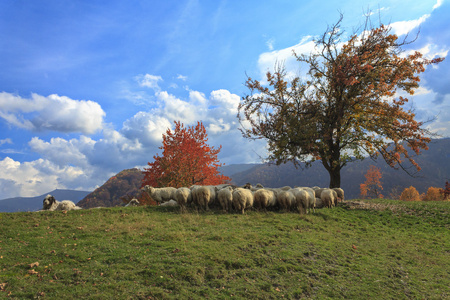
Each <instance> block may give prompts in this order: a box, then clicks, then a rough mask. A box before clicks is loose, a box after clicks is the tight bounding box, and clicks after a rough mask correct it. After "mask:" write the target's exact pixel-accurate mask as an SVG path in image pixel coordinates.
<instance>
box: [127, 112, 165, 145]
mask: <svg viewBox="0 0 450 300" xmlns="http://www.w3.org/2000/svg"><path fill="white" fill-rule="evenodd" d="M172 124H173V123H171V122H170V121H169V120H168V119H167V118H165V117H161V116H159V115H158V114H157V113H151V112H143V111H141V112H138V113H137V114H135V115H134V116H133V117H132V118H130V119H128V120H126V121H125V122H124V123H123V127H122V129H121V133H122V134H123V135H124V136H125V137H126V138H127V139H130V140H139V141H140V142H141V143H142V144H143V145H144V146H145V147H154V148H155V149H156V148H157V147H158V146H160V145H161V141H162V135H163V134H164V133H165V132H166V130H167V129H168V128H171V127H172Z"/></svg>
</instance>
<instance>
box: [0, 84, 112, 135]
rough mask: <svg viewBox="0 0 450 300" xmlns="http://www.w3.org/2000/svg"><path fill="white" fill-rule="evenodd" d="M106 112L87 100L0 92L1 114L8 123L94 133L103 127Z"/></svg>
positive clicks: (34, 128)
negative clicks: (29, 96)
mask: <svg viewBox="0 0 450 300" xmlns="http://www.w3.org/2000/svg"><path fill="white" fill-rule="evenodd" d="M104 117H105V112H104V111H103V109H102V108H101V106H100V105H99V104H98V103H96V102H94V101H90V100H87V101H86V100H73V99H70V98H69V97H65V96H58V95H55V94H53V95H50V96H48V97H44V96H41V95H38V94H32V95H31V98H30V99H26V98H22V97H20V96H17V95H13V94H10V93H6V92H2V93H0V118H2V119H3V120H5V121H6V122H7V123H8V124H10V125H13V126H16V127H19V128H22V129H27V130H34V131H44V130H49V131H58V132H64V133H72V132H80V133H84V134H93V133H95V132H97V131H98V130H100V129H102V127H103V118H104Z"/></svg>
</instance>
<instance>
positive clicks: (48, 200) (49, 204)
mask: <svg viewBox="0 0 450 300" xmlns="http://www.w3.org/2000/svg"><path fill="white" fill-rule="evenodd" d="M55 202H56V199H55V197H53V196H52V195H50V194H49V195H47V196H46V197H45V198H44V201H43V209H49V208H50V207H52V205H53V203H55Z"/></svg>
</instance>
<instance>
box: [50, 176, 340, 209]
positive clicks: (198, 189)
mask: <svg viewBox="0 0 450 300" xmlns="http://www.w3.org/2000/svg"><path fill="white" fill-rule="evenodd" d="M143 190H144V191H145V192H147V193H148V194H149V196H150V197H151V198H152V199H153V200H155V201H156V202H158V203H159V204H161V205H171V206H175V205H176V206H180V208H181V210H182V211H185V210H186V207H187V206H194V207H197V208H200V209H203V210H209V208H210V207H213V206H215V207H220V208H221V209H222V210H223V211H225V212H231V211H232V210H233V209H234V210H236V211H238V212H241V213H242V214H244V212H245V210H246V209H249V208H255V209H263V210H265V209H271V208H272V209H281V210H286V211H289V210H297V211H298V212H299V213H308V212H311V210H312V211H314V210H315V208H321V207H328V208H331V207H333V206H335V205H336V204H337V202H338V201H343V200H344V190H343V189H341V188H335V189H328V188H319V187H312V188H310V187H295V188H291V187H289V186H285V187H282V188H264V187H263V186H262V185H260V184H257V185H256V187H252V186H251V184H249V183H247V184H246V185H244V186H242V187H237V186H233V185H229V184H221V185H193V186H191V187H190V188H187V187H181V188H178V189H177V188H174V187H163V188H154V187H151V186H148V185H146V186H145V187H143ZM135 205H139V201H138V200H137V199H132V200H131V201H130V202H129V203H128V204H127V205H126V206H135ZM76 209H81V207H79V206H76V205H75V204H74V203H73V202H72V201H70V200H64V201H61V202H59V201H56V199H55V198H54V197H53V196H52V195H47V196H46V197H45V199H44V202H43V209H42V211H45V210H47V211H55V210H65V211H68V210H76Z"/></svg>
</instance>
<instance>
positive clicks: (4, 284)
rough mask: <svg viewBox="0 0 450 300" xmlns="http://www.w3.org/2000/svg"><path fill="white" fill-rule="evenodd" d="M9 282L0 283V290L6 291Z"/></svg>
mask: <svg viewBox="0 0 450 300" xmlns="http://www.w3.org/2000/svg"><path fill="white" fill-rule="evenodd" d="M7 285H8V284H7V283H6V282H5V283H0V291H4V290H6V286H7Z"/></svg>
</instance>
